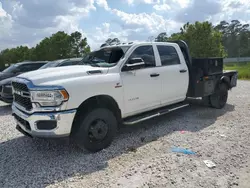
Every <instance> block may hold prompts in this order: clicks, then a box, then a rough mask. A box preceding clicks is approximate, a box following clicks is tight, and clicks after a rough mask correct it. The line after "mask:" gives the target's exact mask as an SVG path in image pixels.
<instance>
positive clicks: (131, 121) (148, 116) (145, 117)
mask: <svg viewBox="0 0 250 188" xmlns="http://www.w3.org/2000/svg"><path fill="white" fill-rule="evenodd" d="M187 106H189V104H187V103H183V102H182V103H177V104H174V105H170V106H166V107H163V108H159V109H156V110H152V111H149V112H145V113H142V114H139V115H136V116H132V117H128V118H125V119H124V121H123V124H124V125H133V124H136V123H140V122H143V121H146V120H149V119H151V118H154V117H157V116H161V115H164V114H167V113H169V112H172V111H175V110H178V109H180V108H184V107H187Z"/></svg>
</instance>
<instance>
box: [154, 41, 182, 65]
mask: <svg viewBox="0 0 250 188" xmlns="http://www.w3.org/2000/svg"><path fill="white" fill-rule="evenodd" d="M157 49H158V51H159V55H160V58H161V64H162V66H168V65H177V64H180V59H179V56H178V53H177V51H176V50H175V48H174V47H173V46H163V45H159V46H157Z"/></svg>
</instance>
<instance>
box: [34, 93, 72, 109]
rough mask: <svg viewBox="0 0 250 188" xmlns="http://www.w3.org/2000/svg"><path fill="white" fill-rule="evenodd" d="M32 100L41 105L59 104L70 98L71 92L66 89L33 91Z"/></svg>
mask: <svg viewBox="0 0 250 188" xmlns="http://www.w3.org/2000/svg"><path fill="white" fill-rule="evenodd" d="M30 94H31V101H32V102H37V103H39V104H40V105H41V106H58V105H60V104H62V102H63V101H67V100H68V99H69V94H68V92H67V91H66V90H54V91H31V92H30Z"/></svg>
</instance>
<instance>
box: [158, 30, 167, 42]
mask: <svg viewBox="0 0 250 188" xmlns="http://www.w3.org/2000/svg"><path fill="white" fill-rule="evenodd" d="M167 40H168V37H167V33H166V32H162V33H160V34H159V35H158V36H157V37H156V38H155V42H166V41H167Z"/></svg>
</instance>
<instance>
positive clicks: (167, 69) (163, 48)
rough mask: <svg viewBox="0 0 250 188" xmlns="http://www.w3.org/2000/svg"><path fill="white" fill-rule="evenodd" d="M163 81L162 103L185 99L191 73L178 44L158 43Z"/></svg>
mask: <svg viewBox="0 0 250 188" xmlns="http://www.w3.org/2000/svg"><path fill="white" fill-rule="evenodd" d="M156 48H157V53H158V57H159V61H160V63H161V69H160V75H161V82H162V94H161V104H164V105H165V104H166V105H167V104H173V103H176V102H180V101H183V100H185V98H186V94H187V90H188V83H189V75H188V68H187V65H186V62H185V60H184V57H183V55H182V52H181V50H180V48H178V47H177V46H176V44H156Z"/></svg>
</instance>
